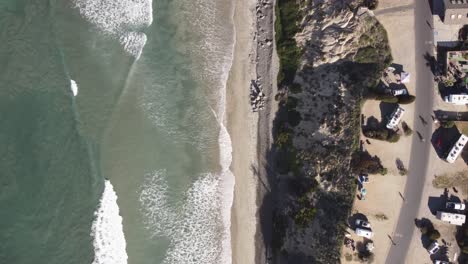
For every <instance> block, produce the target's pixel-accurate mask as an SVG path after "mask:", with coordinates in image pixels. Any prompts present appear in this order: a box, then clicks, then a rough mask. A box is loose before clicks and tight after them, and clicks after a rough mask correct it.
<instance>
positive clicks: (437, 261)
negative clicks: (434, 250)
mask: <svg viewBox="0 0 468 264" xmlns="http://www.w3.org/2000/svg"><path fill="white" fill-rule="evenodd" d="M434 264H450V262H448V261H444V260H436V261H435V262H434Z"/></svg>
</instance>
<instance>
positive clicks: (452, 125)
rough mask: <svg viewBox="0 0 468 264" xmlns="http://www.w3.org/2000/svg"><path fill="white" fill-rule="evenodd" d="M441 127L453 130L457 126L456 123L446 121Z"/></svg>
mask: <svg viewBox="0 0 468 264" xmlns="http://www.w3.org/2000/svg"><path fill="white" fill-rule="evenodd" d="M441 126H442V127H444V128H452V127H454V126H455V122H453V121H445V122H442V123H441Z"/></svg>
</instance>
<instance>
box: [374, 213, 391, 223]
mask: <svg viewBox="0 0 468 264" xmlns="http://www.w3.org/2000/svg"><path fill="white" fill-rule="evenodd" d="M374 216H375V219H377V220H379V221H385V220H388V217H387V216H386V215H385V214H382V213H380V214H376V215H374Z"/></svg>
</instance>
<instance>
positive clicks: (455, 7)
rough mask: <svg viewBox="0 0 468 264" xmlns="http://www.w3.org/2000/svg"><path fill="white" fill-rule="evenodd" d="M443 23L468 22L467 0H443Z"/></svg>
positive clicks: (460, 23)
mask: <svg viewBox="0 0 468 264" xmlns="http://www.w3.org/2000/svg"><path fill="white" fill-rule="evenodd" d="M443 10H444V24H449V25H464V24H468V0H444V9H443Z"/></svg>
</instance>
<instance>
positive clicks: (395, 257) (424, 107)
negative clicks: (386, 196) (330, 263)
mask: <svg viewBox="0 0 468 264" xmlns="http://www.w3.org/2000/svg"><path fill="white" fill-rule="evenodd" d="M414 2H415V3H414V5H415V6H414V8H415V10H414V19H415V34H416V36H415V48H414V49H415V57H416V102H415V112H414V115H415V116H414V120H415V121H414V130H416V131H418V132H420V133H421V134H422V135H423V137H424V138H425V139H426V140H425V142H421V141H420V140H419V138H418V137H417V136H416V133H414V135H415V136H413V145H412V147H411V157H410V162H409V166H408V171H409V174H408V176H407V177H408V179H407V182H406V187H405V192H404V194H403V196H404V198H405V202H404V204H403V206H402V208H401V211H400V217H399V219H398V223H397V226H396V228H395V232H394V234H393V236H392V237H391V238H392V239H393V241H394V243H395V244H394V245H393V246H392V247H391V248H390V251H389V253H388V255H387V259H386V261H385V263H387V264H402V263H405V259H406V255H407V253H408V249H409V246H410V244H411V239H412V236H413V231H414V229H415V224H414V219H415V218H416V217H417V214H418V211H419V208H420V206H421V204H425V201H426V199H427V197H422V192H423V187H424V182H425V181H426V179H427V178H426V176H427V167H428V161H429V152H430V148H431V142H430V138H431V133H432V128H431V125H432V122H430V121H431V120H432V119H431V116H430V115H431V114H432V107H433V90H432V89H434V88H433V87H434V85H433V75H432V72H431V69H430V67H429V65H427V61H426V59H425V58H424V55H425V54H426V53H429V54H430V55H433V45H432V43H433V34H432V29H431V27H430V26H429V25H428V23H429V24H430V25H432V14H431V10H430V7H429V2H428V0H415V1H414ZM402 30H403V29H402ZM419 115H421V116H423V118H424V119H425V120H427V121H429V122H427V125H423V124H422V122H421V121H420V119H419ZM422 201H424V202H423V203H421V202H422Z"/></svg>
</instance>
